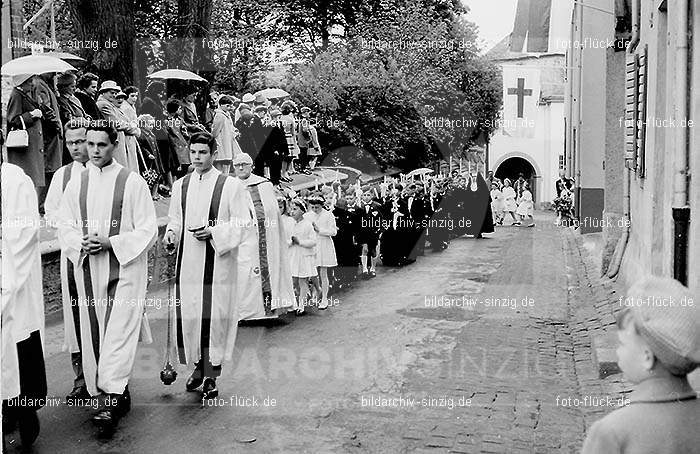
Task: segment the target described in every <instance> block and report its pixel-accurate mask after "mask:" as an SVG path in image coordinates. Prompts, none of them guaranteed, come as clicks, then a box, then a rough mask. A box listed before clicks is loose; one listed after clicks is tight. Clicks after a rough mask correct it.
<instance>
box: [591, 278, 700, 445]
mask: <svg viewBox="0 0 700 454" xmlns="http://www.w3.org/2000/svg"><path fill="white" fill-rule="evenodd" d="M693 296H694V295H692V294H691V293H690V291H689V290H688V288H686V287H684V286H683V285H681V284H680V283H679V282H678V281H676V280H673V279H671V278H661V277H648V278H646V279H644V280H643V281H641V282H639V283H638V284H636V285H634V286H633V287H632V288H631V289H630V290H629V292H628V295H627V299H626V300H625V305H626V306H627V308H626V309H625V310H624V311H623V312H622V313H621V314H620V316H619V317H618V339H619V346H618V348H617V357H618V361H617V362H618V365H619V366H620V369H621V370H622V372H623V374H624V377H625V379H627V380H629V381H630V382H632V383H634V385H635V389H634V391H633V392H632V393H631V394H630V396H629V401H630V404H629V405H628V406H626V407H623V408H620V409H618V410H616V411H614V412H612V413H611V414H609V415H607V416H606V417H604V418H603V419H601V420H599V421H597V422H596V423H595V424H593V426H592V427H591V429H590V431H589V433H588V436H587V437H586V441H585V442H584V444H583V450H582V452H583V454H594V453H595V454H600V453H623V452H624V453H635V454H637V453H650V454H651V453H654V454H659V453H679V454H680V453H698V452H700V430H698V417H699V416H700V401H698V399H697V393H696V392H695V391H694V390H693V388H692V387H691V386H690V384H689V383H688V374H689V373H691V372H692V371H693V370H695V369H696V368H698V367H699V366H700V308H699V307H698V302H697V301H696V298H694V297H693Z"/></svg>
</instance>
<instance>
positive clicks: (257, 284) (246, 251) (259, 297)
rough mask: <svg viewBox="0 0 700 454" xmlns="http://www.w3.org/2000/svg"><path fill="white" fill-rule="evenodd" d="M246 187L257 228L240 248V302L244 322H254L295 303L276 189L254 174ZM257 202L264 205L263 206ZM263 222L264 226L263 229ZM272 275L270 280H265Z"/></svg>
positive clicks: (244, 240)
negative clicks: (266, 294)
mask: <svg viewBox="0 0 700 454" xmlns="http://www.w3.org/2000/svg"><path fill="white" fill-rule="evenodd" d="M243 183H244V184H245V185H246V187H247V188H248V193H249V196H248V206H249V210H250V212H251V214H252V218H253V222H254V225H252V226H251V227H249V228H247V229H246V230H245V232H244V237H243V241H242V243H241V245H240V247H239V248H238V291H237V296H238V297H239V298H240V312H239V313H240V318H241V320H252V319H260V318H266V317H272V316H274V314H273V313H272V311H273V310H279V309H281V310H282V311H284V310H286V309H287V308H290V307H293V306H294V301H295V300H294V287H293V284H292V274H291V268H290V266H289V248H288V246H287V235H288V232H285V228H284V225H283V222H282V215H281V214H280V211H279V206H278V205H277V198H276V196H275V190H274V187H273V186H272V183H270V182H269V181H268V180H267V179H265V178H263V177H259V176H257V175H253V174H251V175H250V177H248V179H246V180H244V181H243ZM256 200H259V201H261V202H262V205H261V206H260V205H259V204H258V202H255V201H256ZM256 205H258V207H257V208H256ZM263 216H264V220H262V217H263ZM261 220H262V222H263V225H262V226H260V225H259V224H260V222H261ZM259 227H260V228H259ZM260 232H262V233H263V234H264V235H265V246H266V247H264V248H261V246H262V245H263V243H262V242H261V238H260ZM261 249H262V250H263V252H264V254H265V255H264V258H266V262H267V273H266V270H265V267H264V266H262V265H261V263H262V261H261V253H260V252H261ZM268 275H269V280H268V281H266V280H263V278H264V277H265V278H267V277H268ZM268 282H269V283H268ZM263 286H265V288H266V289H269V291H270V292H271V300H270V306H269V307H268V308H267V309H268V310H266V308H265V304H264V299H263Z"/></svg>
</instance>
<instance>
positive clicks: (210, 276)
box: [163, 132, 252, 399]
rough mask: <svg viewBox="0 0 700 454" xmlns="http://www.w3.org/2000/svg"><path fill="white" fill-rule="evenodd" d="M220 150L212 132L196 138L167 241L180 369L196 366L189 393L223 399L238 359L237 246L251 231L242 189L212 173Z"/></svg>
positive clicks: (176, 190) (176, 197)
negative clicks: (227, 366)
mask: <svg viewBox="0 0 700 454" xmlns="http://www.w3.org/2000/svg"><path fill="white" fill-rule="evenodd" d="M215 144H216V141H215V139H214V137H213V136H212V135H211V134H209V133H206V132H199V133H195V134H194V135H193V136H192V138H191V139H190V145H189V148H190V160H191V162H192V167H193V168H194V171H193V172H192V173H190V174H188V175H187V176H185V177H184V178H182V179H180V180H178V181H176V182H175V184H174V185H173V192H172V198H171V200H170V213H169V216H170V222H169V224H168V227H167V229H166V233H165V235H164V238H163V243H164V244H165V246H166V249H169V250H174V249H175V247H177V251H178V254H177V266H176V278H175V298H176V304H175V305H174V307H172V308H171V310H173V311H174V315H175V317H174V319H175V320H176V323H175V324H174V326H173V333H172V335H173V338H174V339H175V340H176V347H177V353H178V358H179V361H180V363H181V364H191V365H194V366H195V369H194V372H193V373H192V375H191V376H190V378H189V379H188V380H187V383H186V384H185V387H186V389H187V390H188V391H195V390H197V389H198V388H199V387H200V386H202V395H203V398H205V399H208V398H213V397H216V396H217V395H218V389H217V387H216V378H218V377H219V376H220V375H221V368H222V363H223V362H224V361H226V360H230V359H231V357H232V355H233V348H234V344H235V341H236V331H237V328H238V298H239V295H237V294H236V293H235V289H236V274H237V268H236V267H237V256H238V246H239V245H240V243H241V240H242V237H243V234H244V233H245V231H246V227H249V226H251V225H252V218H251V214H250V211H249V208H248V200H247V195H248V194H247V191H246V189H245V187H244V185H243V183H242V182H241V181H240V180H239V179H237V178H233V177H228V176H227V175H224V174H223V173H221V171H219V170H218V169H216V168H214V167H213V164H214V161H215V159H217V157H218V152H217V150H216V145H215Z"/></svg>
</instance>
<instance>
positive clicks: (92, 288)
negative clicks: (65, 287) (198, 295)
mask: <svg viewBox="0 0 700 454" xmlns="http://www.w3.org/2000/svg"><path fill="white" fill-rule="evenodd" d="M86 181H87V185H85V182H86ZM120 189H121V190H120ZM120 194H123V198H121V197H119V196H120ZM120 198H121V199H122V201H123V203H122V205H121V207H122V208H121V210H119V203H118V201H119V200H120ZM81 205H84V206H85V211H87V213H83V210H82V209H81ZM113 212H114V214H112V213H113ZM60 216H61V219H60V223H59V240H60V242H61V249H62V250H63V252H64V253H65V254H66V256H67V257H68V259H69V260H70V261H71V262H73V265H74V267H75V282H76V285H77V288H78V297H79V307H80V318H81V319H82V320H86V323H83V324H81V327H80V328H81V335H82V339H83V342H82V347H83V348H82V358H83V371H84V374H85V381H86V384H87V388H88V391H89V392H90V394H91V395H96V394H99V393H100V392H104V393H109V394H121V393H123V392H124V388H125V386H126V385H127V383H128V381H129V375H130V374H131V369H132V367H133V364H134V360H135V358H136V347H137V344H138V339H139V332H140V327H141V320H142V317H143V308H144V302H145V296H146V284H147V281H148V277H147V273H148V250H149V248H150V247H151V245H152V244H153V242H154V240H155V238H156V235H157V232H158V226H157V221H156V212H155V207H154V206H153V200H152V199H151V195H150V193H149V191H148V187H147V186H146V182H145V181H144V180H143V178H141V177H140V176H139V175H138V174H135V173H133V172H128V171H126V170H125V169H124V167H122V166H121V165H119V164H118V163H116V162H114V161H113V162H112V163H111V164H110V165H108V166H105V167H103V168H102V169H99V168H98V167H96V166H95V165H93V164H92V163H88V164H87V166H86V169H85V170H84V171H83V172H82V173H81V175H80V178H75V179H73V180H71V181H70V182H69V183H68V187H67V188H66V191H65V193H64V194H63V200H61V210H60ZM83 216H84V220H83ZM120 220H121V222H120ZM84 232H87V233H88V234H90V235H92V234H93V233H97V234H98V235H99V236H109V237H110V241H111V243H112V251H110V252H101V253H99V254H96V255H89V256H87V255H84V254H81V242H82V238H83V234H84ZM110 282H111V285H108V284H110ZM88 291H89V292H90V293H91V294H92V295H89V294H88V293H87V292H88Z"/></svg>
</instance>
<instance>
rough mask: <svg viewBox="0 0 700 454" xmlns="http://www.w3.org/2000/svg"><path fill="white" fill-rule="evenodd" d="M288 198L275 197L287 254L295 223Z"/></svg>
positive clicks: (295, 305) (295, 302)
mask: <svg viewBox="0 0 700 454" xmlns="http://www.w3.org/2000/svg"><path fill="white" fill-rule="evenodd" d="M288 202H289V200H288V199H287V198H286V197H285V196H279V197H277V206H278V207H279V209H280V214H281V215H282V228H283V231H284V238H285V240H286V243H287V250H286V253H287V254H288V256H289V253H290V251H291V249H292V234H293V232H294V225H295V224H296V221H295V220H294V218H293V217H291V216H290V215H289V208H288V206H289V203H288ZM293 309H294V310H296V309H299V300H298V298H296V295H295V298H294V307H293Z"/></svg>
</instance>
